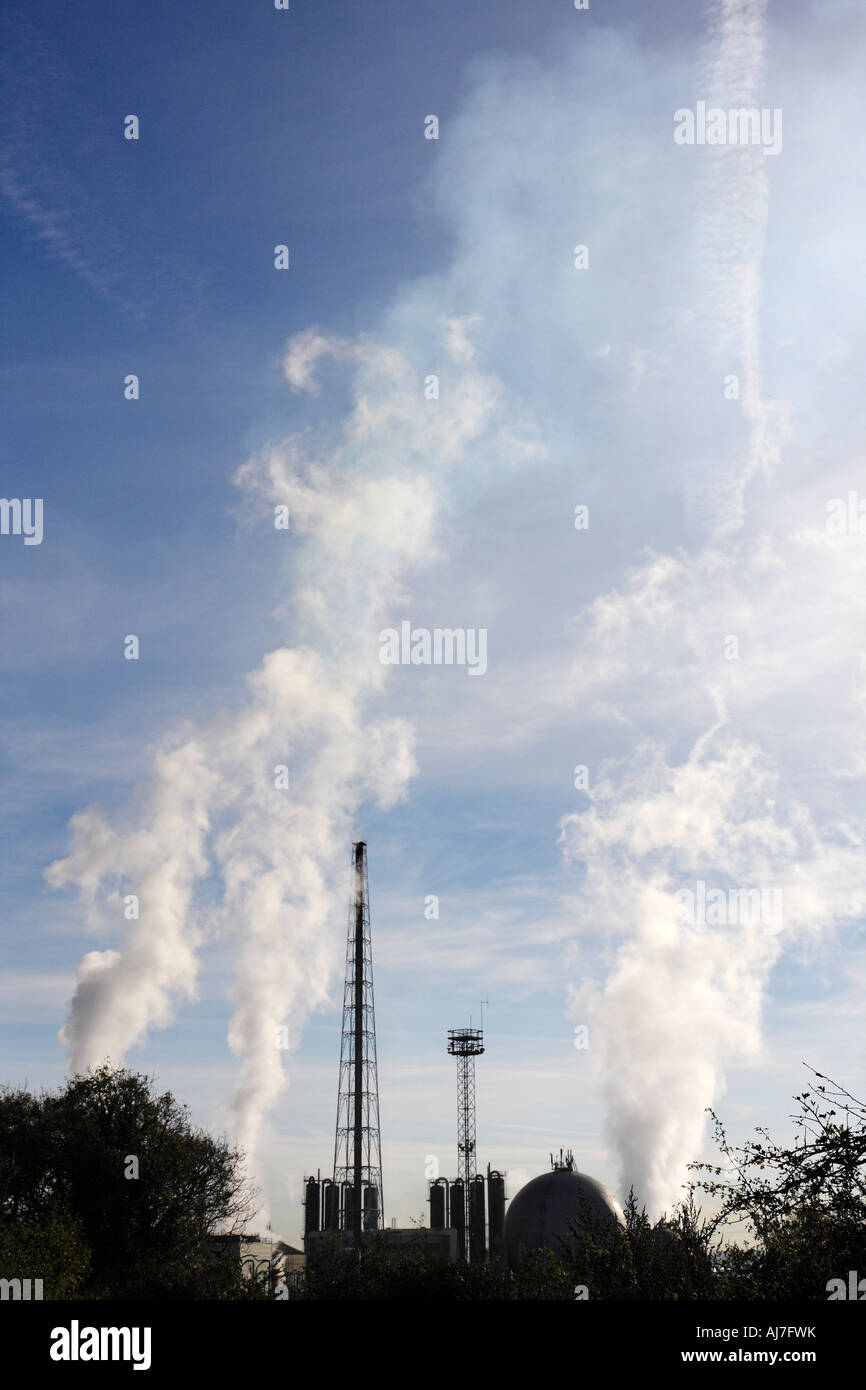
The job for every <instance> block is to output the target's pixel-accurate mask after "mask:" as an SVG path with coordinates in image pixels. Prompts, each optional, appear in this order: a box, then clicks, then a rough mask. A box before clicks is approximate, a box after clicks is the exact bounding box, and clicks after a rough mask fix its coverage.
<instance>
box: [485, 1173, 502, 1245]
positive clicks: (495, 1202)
mask: <svg viewBox="0 0 866 1390" xmlns="http://www.w3.org/2000/svg"><path fill="white" fill-rule="evenodd" d="M487 1220H488V1224H489V1236H488V1247H489V1252H490V1258H491V1260H498V1261H499V1262H500V1264H502V1265H504V1264H505V1175H504V1174H503V1173H499V1172H497V1171H496V1169H495V1168H494V1169H492V1170H491V1168H490V1165H489V1164H488V1166H487Z"/></svg>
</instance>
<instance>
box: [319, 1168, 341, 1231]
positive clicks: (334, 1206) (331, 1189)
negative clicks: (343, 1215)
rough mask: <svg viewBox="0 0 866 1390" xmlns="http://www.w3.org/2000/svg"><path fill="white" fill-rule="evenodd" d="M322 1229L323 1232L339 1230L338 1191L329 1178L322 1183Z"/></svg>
mask: <svg viewBox="0 0 866 1390" xmlns="http://www.w3.org/2000/svg"><path fill="white" fill-rule="evenodd" d="M322 1228H323V1230H325V1231H339V1229H340V1189H339V1187H338V1186H337V1184H336V1183H335V1182H332V1181H331V1179H330V1178H325V1179H323V1181H322Z"/></svg>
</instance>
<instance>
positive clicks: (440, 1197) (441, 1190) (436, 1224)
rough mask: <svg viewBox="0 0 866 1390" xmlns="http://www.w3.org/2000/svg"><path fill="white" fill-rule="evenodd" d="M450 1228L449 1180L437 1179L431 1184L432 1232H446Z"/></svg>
mask: <svg viewBox="0 0 866 1390" xmlns="http://www.w3.org/2000/svg"><path fill="white" fill-rule="evenodd" d="M447 1227H448V1180H447V1178H436V1179H435V1181H434V1182H432V1183H431V1184H430V1230H431V1231H444V1230H446V1229H447Z"/></svg>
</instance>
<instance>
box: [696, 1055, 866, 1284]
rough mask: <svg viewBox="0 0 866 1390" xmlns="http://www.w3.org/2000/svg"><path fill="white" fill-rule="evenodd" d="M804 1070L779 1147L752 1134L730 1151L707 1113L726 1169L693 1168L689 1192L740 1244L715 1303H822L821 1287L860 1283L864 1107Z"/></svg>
mask: <svg viewBox="0 0 866 1390" xmlns="http://www.w3.org/2000/svg"><path fill="white" fill-rule="evenodd" d="M808 1070H809V1071H810V1072H811V1073H812V1080H811V1081H810V1082H809V1085H808V1086H807V1088H806V1090H805V1091H802V1092H801V1093H800V1094H799V1095H797V1096H795V1097H794V1100H795V1101H796V1102H797V1112H796V1113H795V1114H794V1115H792V1116H791V1118H792V1119H793V1120H794V1122H795V1126H796V1129H797V1131H798V1135H797V1138H796V1139H795V1142H794V1143H793V1144H792V1145H790V1146H789V1147H785V1146H783V1145H781V1144H778V1143H776V1142H775V1141H774V1140H773V1139H771V1137H770V1135H769V1134H768V1133H767V1131H766V1130H765V1129H760V1128H759V1129H757V1130H756V1131H755V1133H756V1134H757V1136H758V1137H757V1139H753V1140H749V1141H747V1142H746V1143H745V1144H743V1145H741V1146H734V1145H732V1144H731V1143H730V1142H729V1140H728V1137H727V1134H726V1133H725V1130H724V1127H723V1125H722V1123H721V1121H720V1120H719V1118H718V1116H717V1115H715V1114H714V1113H713V1112H712V1111H711V1112H710V1114H711V1115H712V1117H713V1122H714V1125H715V1138H716V1144H717V1146H718V1148H719V1150H720V1153H721V1154H722V1155H723V1157H724V1158H725V1160H726V1167H721V1166H718V1165H712V1164H703V1163H702V1164H693V1165H692V1167H693V1169H694V1170H696V1171H698V1172H702V1173H703V1174H704V1176H703V1178H702V1179H701V1180H700V1181H699V1182H698V1183H696V1184H694V1186H695V1187H699V1188H700V1189H701V1190H703V1191H705V1192H707V1193H709V1194H711V1195H712V1196H714V1197H715V1198H716V1199H717V1200H719V1201H720V1210H719V1213H718V1216H717V1217H716V1219H715V1224H716V1226H717V1227H719V1228H721V1227H722V1226H725V1225H731V1224H734V1223H739V1224H741V1225H743V1226H744V1228H745V1232H746V1237H747V1241H748V1242H749V1243H748V1244H746V1245H744V1246H736V1245H734V1246H729V1247H727V1249H726V1251H725V1256H724V1261H723V1264H722V1271H723V1280H722V1283H723V1291H722V1293H721V1296H722V1297H730V1298H767V1299H773V1298H810V1299H826V1298H827V1284H828V1281H829V1280H830V1279H832V1278H846V1277H847V1274H848V1272H849V1271H850V1270H857V1269H859V1270H861V1271H862V1272H863V1273H864V1274H866V1105H864V1103H863V1102H862V1101H859V1100H857V1099H856V1098H855V1097H854V1096H852V1095H851V1094H850V1092H848V1091H846V1090H845V1089H844V1087H842V1086H839V1085H837V1083H835V1082H833V1081H831V1080H830V1079H829V1078H828V1077H825V1076H823V1075H822V1074H821V1073H820V1072H817V1071H814V1070H813V1069H812V1068H811V1067H809V1068H808Z"/></svg>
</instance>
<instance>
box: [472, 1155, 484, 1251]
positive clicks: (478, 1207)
mask: <svg viewBox="0 0 866 1390" xmlns="http://www.w3.org/2000/svg"><path fill="white" fill-rule="evenodd" d="M486 1254H487V1245H486V1242H485V1239H484V1179H483V1177H482V1176H481V1174H480V1173H476V1175H475V1177H474V1178H473V1179H472V1181H471V1183H470V1184H469V1260H470V1263H471V1264H478V1263H479V1261H480V1260H483V1259H484V1257H485V1255H486Z"/></svg>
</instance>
